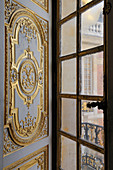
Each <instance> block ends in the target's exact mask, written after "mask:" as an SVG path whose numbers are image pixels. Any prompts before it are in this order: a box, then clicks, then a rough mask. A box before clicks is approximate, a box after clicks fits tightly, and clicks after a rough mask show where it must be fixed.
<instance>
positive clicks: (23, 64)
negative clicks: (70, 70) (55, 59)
mask: <svg viewBox="0 0 113 170" xmlns="http://www.w3.org/2000/svg"><path fill="white" fill-rule="evenodd" d="M8 3H9V2H8ZM7 7H10V6H7ZM6 35H7V36H6V38H9V39H10V41H6V48H7V53H5V64H6V65H7V69H6V70H5V75H9V73H8V72H10V78H8V79H7V77H5V88H6V87H7V89H9V90H10V93H9V97H8V95H7V93H6V91H5V97H6V99H5V100H6V101H7V102H9V105H8V107H7V105H5V108H6V107H7V112H5V121H6V123H7V124H8V126H9V130H8V132H9V134H10V136H11V138H12V139H13V141H14V142H15V143H16V144H17V146H18V145H19V146H24V145H28V144H30V143H32V142H34V141H35V140H36V141H37V140H40V139H42V138H43V137H46V136H47V135H48V84H47V83H48V43H47V41H48V40H47V39H48V23H47V21H45V20H43V19H42V18H40V17H39V16H36V15H35V14H34V13H32V12H30V11H29V10H28V9H25V8H23V9H22V8H21V9H20V8H18V9H16V8H15V10H14V11H13V12H12V13H11V14H10V18H9V20H8V24H6ZM19 35H23V36H22V37H23V38H24V39H25V40H26V41H27V46H26V48H25V49H24V51H23V52H22V54H21V55H20V56H19V57H18V58H16V52H15V51H16V47H17V46H19V45H20V42H19ZM32 40H36V42H37V48H36V50H37V52H38V53H37V54H38V55H36V52H35V55H34V51H33V50H31V48H30V46H31V41H32ZM8 47H10V48H8ZM8 53H9V54H10V62H9V61H8ZM39 54H40V55H39ZM37 58H40V60H39V61H38V60H37ZM39 62H40V63H39ZM8 68H10V69H9V70H8ZM8 81H9V84H8ZM15 92H16V93H15ZM38 94H39V99H38V100H39V104H37V105H36V110H37V112H36V111H35V116H34V113H33V111H31V110H30V108H31V107H32V105H33V103H34V101H35V100H36V97H37V95H38ZM16 95H18V96H19V100H22V101H23V106H25V107H27V109H28V111H27V113H26V114H25V113H24V114H25V116H24V118H22V119H21V118H20V116H21V115H23V113H21V112H20V108H19V107H16V101H15V100H16V98H15V96H16ZM6 118H7V120H6ZM26 137H27V138H26ZM11 152H12V151H11Z"/></svg>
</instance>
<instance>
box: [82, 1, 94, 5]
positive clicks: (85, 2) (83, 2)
mask: <svg viewBox="0 0 113 170" xmlns="http://www.w3.org/2000/svg"><path fill="white" fill-rule="evenodd" d="M91 1H92V0H81V6H84V5H86V4H87V3H89V2H91Z"/></svg>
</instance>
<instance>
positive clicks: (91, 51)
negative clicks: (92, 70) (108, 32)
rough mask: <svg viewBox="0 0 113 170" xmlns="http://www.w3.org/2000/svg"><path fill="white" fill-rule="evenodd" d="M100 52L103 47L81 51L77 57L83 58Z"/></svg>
mask: <svg viewBox="0 0 113 170" xmlns="http://www.w3.org/2000/svg"><path fill="white" fill-rule="evenodd" d="M101 51H104V45H101V46H98V47H95V48H91V49H88V50H84V51H81V52H79V54H78V55H79V57H83V56H86V55H89V54H93V53H98V52H101Z"/></svg>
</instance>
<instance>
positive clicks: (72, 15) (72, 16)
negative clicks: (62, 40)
mask: <svg viewBox="0 0 113 170" xmlns="http://www.w3.org/2000/svg"><path fill="white" fill-rule="evenodd" d="M75 16H77V12H76V11H75V12H73V13H71V14H70V15H68V16H67V17H65V18H63V19H62V20H60V21H58V25H59V26H60V25H62V24H64V23H65V22H67V21H69V20H70V19H72V18H74V17H75Z"/></svg>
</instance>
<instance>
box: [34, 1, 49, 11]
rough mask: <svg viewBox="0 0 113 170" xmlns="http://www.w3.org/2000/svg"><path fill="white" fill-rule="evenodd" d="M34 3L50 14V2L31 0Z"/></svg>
mask: <svg viewBox="0 0 113 170" xmlns="http://www.w3.org/2000/svg"><path fill="white" fill-rule="evenodd" d="M31 1H33V2H34V3H36V4H37V5H38V6H40V7H41V8H43V9H44V10H45V11H47V12H48V6H49V4H48V0H31Z"/></svg>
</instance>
